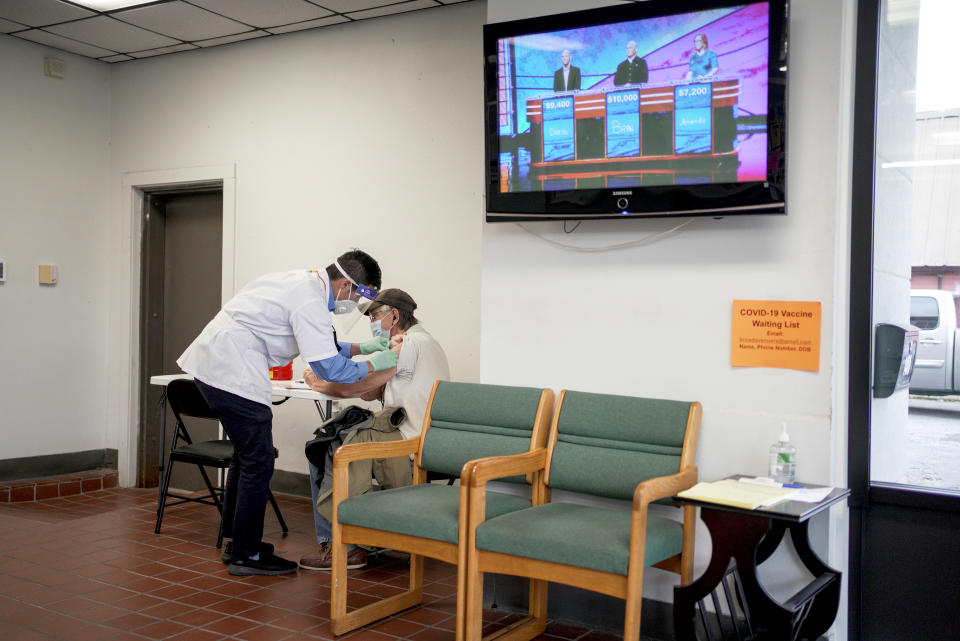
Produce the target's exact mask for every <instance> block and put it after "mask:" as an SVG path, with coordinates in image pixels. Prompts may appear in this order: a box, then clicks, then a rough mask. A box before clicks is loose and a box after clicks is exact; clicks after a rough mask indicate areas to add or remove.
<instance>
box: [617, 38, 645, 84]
mask: <svg viewBox="0 0 960 641" xmlns="http://www.w3.org/2000/svg"><path fill="white" fill-rule="evenodd" d="M646 81H647V61H646V60H644V59H643V58H641V57H640V56H638V55H637V43H636V41H635V40H631V41H630V42H628V43H627V59H626V60H624V61H623V62H621V63H620V64H618V65H617V74H616V75H615V76H614V77H613V84H615V85H617V86H618V87H619V86H620V85H637V84H640V83H643V82H646Z"/></svg>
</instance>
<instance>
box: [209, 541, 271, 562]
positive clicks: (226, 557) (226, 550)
mask: <svg viewBox="0 0 960 641" xmlns="http://www.w3.org/2000/svg"><path fill="white" fill-rule="evenodd" d="M264 552H266V553H267V554H273V543H267V542H266V541H260V554H263V553H264ZM232 556H233V541H227V542H226V543H225V544H224V546H223V554H221V555H220V560H221V561H223V564H224V565H230V558H231V557H232Z"/></svg>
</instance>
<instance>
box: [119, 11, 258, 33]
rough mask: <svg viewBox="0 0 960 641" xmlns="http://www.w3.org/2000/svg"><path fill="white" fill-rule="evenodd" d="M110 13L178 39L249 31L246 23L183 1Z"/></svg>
mask: <svg viewBox="0 0 960 641" xmlns="http://www.w3.org/2000/svg"><path fill="white" fill-rule="evenodd" d="M110 15H112V16H113V17H114V18H117V19H118V20H123V21H124V22H129V23H131V24H135V25H137V26H138V27H143V28H144V29H150V30H151V31H156V32H158V33H164V34H166V35H168V36H172V37H174V38H179V39H180V40H206V39H208V38H219V37H221V36H230V35H233V34H235V33H243V32H244V31H250V27H249V26H248V25H245V24H241V23H239V22H236V21H235V20H231V19H229V18H224V17H223V16H218V15H217V14H215V13H211V12H209V11H207V10H206V9H201V8H199V7H194V6H193V5H189V4H186V3H184V2H168V3H165V4H152V5H147V6H146V7H140V8H139V9H130V10H129V11H117V12H116V13H112V14H110Z"/></svg>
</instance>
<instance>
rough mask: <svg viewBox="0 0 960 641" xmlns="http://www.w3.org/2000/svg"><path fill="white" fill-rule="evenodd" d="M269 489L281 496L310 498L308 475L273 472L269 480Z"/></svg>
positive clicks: (282, 471) (284, 471)
mask: <svg viewBox="0 0 960 641" xmlns="http://www.w3.org/2000/svg"><path fill="white" fill-rule="evenodd" d="M270 489H271V490H273V491H274V492H279V493H281V494H293V495H294V496H310V475H309V474H303V473H302V472H288V471H286V470H274V471H273V478H272V479H270Z"/></svg>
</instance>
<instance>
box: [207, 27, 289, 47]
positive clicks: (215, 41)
mask: <svg viewBox="0 0 960 641" xmlns="http://www.w3.org/2000/svg"><path fill="white" fill-rule="evenodd" d="M269 35H270V34H269V33H267V32H266V31H259V30H258V31H247V32H246V33H238V34H236V35H233V36H224V37H222V38H211V39H210V40H197V41H196V42H194V43H193V44H195V45H197V46H198V47H215V46H217V45H225V44H229V43H231V42H240V41H241V40H251V39H253V38H262V37H263V36H269Z"/></svg>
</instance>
